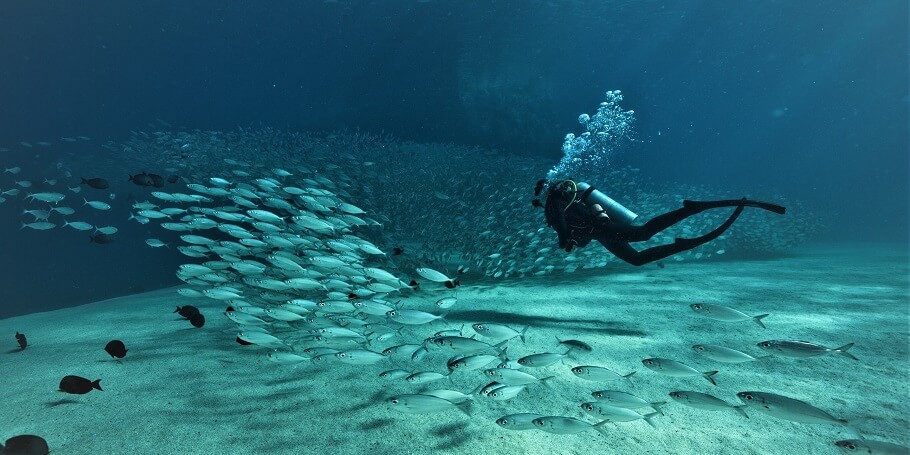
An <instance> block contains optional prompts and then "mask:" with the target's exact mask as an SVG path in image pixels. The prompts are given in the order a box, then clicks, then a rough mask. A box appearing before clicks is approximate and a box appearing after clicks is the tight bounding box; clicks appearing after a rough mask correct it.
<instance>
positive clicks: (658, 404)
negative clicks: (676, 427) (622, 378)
mask: <svg viewBox="0 0 910 455" xmlns="http://www.w3.org/2000/svg"><path fill="white" fill-rule="evenodd" d="M648 404H649V405H650V406H651V408H653V409H654V410H655V411H657V413H658V414H660V415H664V410H663V409H661V408H660V407H661V406H663V405H665V404H667V402H666V401H655V402H653V403H648Z"/></svg>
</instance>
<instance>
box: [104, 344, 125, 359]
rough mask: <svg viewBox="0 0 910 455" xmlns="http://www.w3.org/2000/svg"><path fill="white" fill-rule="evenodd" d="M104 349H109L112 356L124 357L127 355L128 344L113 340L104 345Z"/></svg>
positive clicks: (108, 351)
mask: <svg viewBox="0 0 910 455" xmlns="http://www.w3.org/2000/svg"><path fill="white" fill-rule="evenodd" d="M104 350H105V351H107V353H108V354H110V355H111V357H114V358H117V359H122V358H124V357H126V345H125V344H123V342H122V341H120V340H113V341H111V342H110V343H108V344H107V346H105V347H104Z"/></svg>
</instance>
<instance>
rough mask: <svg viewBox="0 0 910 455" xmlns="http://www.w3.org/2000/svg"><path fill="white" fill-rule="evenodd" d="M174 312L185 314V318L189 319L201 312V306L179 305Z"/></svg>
mask: <svg viewBox="0 0 910 455" xmlns="http://www.w3.org/2000/svg"><path fill="white" fill-rule="evenodd" d="M174 313H180V316H183V317H184V319H189V318H190V317H191V316H193V315H194V314H199V308H196V307H194V306H193V305H184V306H178V307H177V309H176V310H174Z"/></svg>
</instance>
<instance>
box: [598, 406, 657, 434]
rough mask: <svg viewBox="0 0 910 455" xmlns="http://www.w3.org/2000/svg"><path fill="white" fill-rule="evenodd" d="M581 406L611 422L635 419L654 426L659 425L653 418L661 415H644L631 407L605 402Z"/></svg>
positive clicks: (653, 413)
mask: <svg viewBox="0 0 910 455" xmlns="http://www.w3.org/2000/svg"><path fill="white" fill-rule="evenodd" d="M581 408H582V409H584V410H585V411H588V412H589V413H591V414H594V415H595V416H597V417H600V418H602V419H605V420H609V421H610V422H633V421H635V420H644V421H645V422H647V424H648V425H651V426H652V427H654V428H657V427H656V426H655V425H654V422H652V421H651V419H653V418H654V417H656V416H658V415H660V413H659V412H652V413H650V414H645V415H642V414H639V413H637V412H635V411H633V410H631V409H629V408H621V407H619V406H610V405H608V404H604V403H582V404H581Z"/></svg>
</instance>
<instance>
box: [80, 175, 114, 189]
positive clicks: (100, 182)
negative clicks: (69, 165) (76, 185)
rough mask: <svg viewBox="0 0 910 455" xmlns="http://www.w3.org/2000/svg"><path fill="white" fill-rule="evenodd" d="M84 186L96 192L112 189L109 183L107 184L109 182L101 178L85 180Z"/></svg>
mask: <svg viewBox="0 0 910 455" xmlns="http://www.w3.org/2000/svg"><path fill="white" fill-rule="evenodd" d="M82 184H83V185H88V186H90V187H92V188H94V189H96V190H106V189H108V188H109V187H110V185H108V183H107V180H104V179H100V178H93V179H86V178H83V179H82Z"/></svg>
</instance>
